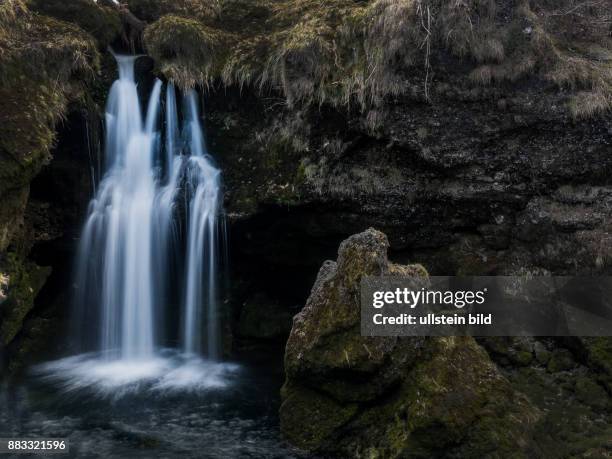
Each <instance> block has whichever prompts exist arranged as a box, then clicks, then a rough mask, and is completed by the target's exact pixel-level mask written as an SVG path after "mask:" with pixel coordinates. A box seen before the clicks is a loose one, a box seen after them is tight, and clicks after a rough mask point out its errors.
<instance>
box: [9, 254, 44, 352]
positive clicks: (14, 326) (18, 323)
mask: <svg viewBox="0 0 612 459" xmlns="http://www.w3.org/2000/svg"><path fill="white" fill-rule="evenodd" d="M2 273H3V277H5V278H6V279H8V288H7V290H6V293H7V298H6V300H5V301H4V302H3V303H2V305H1V318H2V320H1V323H0V344H2V345H4V346H6V345H8V344H9V343H10V342H11V341H12V340H13V339H14V338H15V336H17V334H18V333H19V332H20V330H21V327H22V325H23V321H24V319H25V317H26V316H27V314H28V313H29V312H30V311H31V310H32V308H33V307H34V299H35V298H36V295H37V294H38V292H39V291H40V289H41V288H42V287H43V285H44V284H45V282H46V280H47V277H48V276H49V274H50V273H51V268H49V267H40V266H37V265H36V264H34V263H31V262H24V261H22V260H20V259H19V258H18V257H17V256H16V255H15V254H9V255H8V256H7V257H6V260H5V262H4V263H3V267H2Z"/></svg>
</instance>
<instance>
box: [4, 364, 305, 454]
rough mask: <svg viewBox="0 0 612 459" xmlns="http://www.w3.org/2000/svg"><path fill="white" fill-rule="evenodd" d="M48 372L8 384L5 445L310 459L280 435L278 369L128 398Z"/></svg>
mask: <svg viewBox="0 0 612 459" xmlns="http://www.w3.org/2000/svg"><path fill="white" fill-rule="evenodd" d="M90 363H91V362H90ZM40 368H41V367H35V369H34V370H33V371H30V372H28V374H27V375H26V376H24V377H21V378H19V379H13V380H5V381H4V382H2V386H1V387H0V438H14V437H29V438H67V439H68V441H69V453H68V454H63V455H54V456H52V457H58V458H62V457H74V458H81V457H86V458H105V459H107V458H130V459H132V458H181V459H187V458H203V459H206V458H211V459H217V458H224V459H225V458H300V459H301V458H304V457H306V456H304V455H303V454H301V453H300V452H298V451H296V450H294V449H292V448H291V447H290V446H289V445H288V444H287V443H286V442H284V441H283V440H282V438H281V435H280V431H279V421H278V407H279V404H280V397H279V389H280V385H281V384H282V374H280V373H279V371H278V365H272V364H270V363H269V362H266V363H265V364H262V363H261V362H258V363H257V364H254V363H250V364H249V363H239V364H237V365H235V366H233V367H232V371H229V372H228V374H226V375H225V374H224V375H223V377H224V378H225V379H224V380H223V384H211V385H209V386H205V387H195V388H194V387H189V386H185V387H175V388H170V389H168V390H165V389H163V390H152V389H153V388H154V387H153V385H152V384H151V383H145V384H136V385H134V384H133V381H132V386H131V389H130V390H129V391H123V392H122V390H121V388H120V387H119V386H118V387H116V388H112V387H111V390H106V391H105V392H100V391H99V388H97V387H96V385H95V384H91V385H83V386H79V387H74V385H73V386H69V385H68V384H66V380H62V378H61V377H59V378H58V377H57V376H58V373H57V371H59V372H63V373H59V375H60V376H62V375H63V374H64V373H70V371H69V370H68V371H67V370H66V368H65V367H62V365H59V368H55V367H54V368H53V371H56V373H55V374H54V376H56V377H53V375H52V376H51V377H50V376H49V371H51V370H49V368H47V367H43V371H41V370H40ZM172 371H179V372H180V368H178V369H177V368H174V369H173V370H172ZM65 376H66V378H68V379H69V377H70V376H69V375H65ZM107 389H108V387H107ZM2 457H10V456H6V455H2ZM14 457H16V458H21V459H23V458H25V457H38V458H40V457H42V456H40V455H32V456H27V455H24V454H19V455H14Z"/></svg>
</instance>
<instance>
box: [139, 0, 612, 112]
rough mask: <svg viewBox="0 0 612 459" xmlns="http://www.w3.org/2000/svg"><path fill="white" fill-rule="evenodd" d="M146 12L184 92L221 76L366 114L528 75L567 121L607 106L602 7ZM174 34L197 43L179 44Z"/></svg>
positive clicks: (151, 38)
mask: <svg viewBox="0 0 612 459" xmlns="http://www.w3.org/2000/svg"><path fill="white" fill-rule="evenodd" d="M149 3H151V0H131V1H130V2H129V5H130V7H131V8H133V9H134V11H139V8H140V9H142V10H143V13H144V12H145V11H146V12H147V13H148V19H149V20H151V21H152V20H157V22H153V23H152V24H151V25H150V26H149V28H148V30H147V32H146V34H145V44H146V45H147V47H148V48H149V49H150V51H151V52H152V53H153V54H154V56H155V57H157V58H161V60H160V62H161V71H162V72H163V73H165V74H166V76H168V77H169V78H171V79H174V80H176V81H177V82H178V83H179V84H183V85H187V86H192V85H193V84H208V83H210V81H212V80H214V79H217V78H219V79H221V80H222V81H223V82H224V84H226V85H229V84H236V85H240V86H243V85H245V84H248V85H252V86H255V87H259V88H262V89H263V88H269V87H271V88H273V89H275V90H278V91H281V92H283V93H284V95H285V96H286V99H287V104H288V105H294V104H303V105H310V104H330V105H333V106H345V107H346V106H350V105H352V104H356V105H357V106H358V107H360V109H361V110H363V111H364V112H368V111H371V110H374V111H376V109H377V107H380V106H382V105H383V103H384V101H385V100H386V99H388V98H391V97H397V96H401V95H404V94H409V95H410V96H411V97H417V98H419V99H422V100H435V98H436V96H437V95H436V94H435V92H434V91H433V90H432V88H433V85H432V82H434V81H436V78H440V76H441V75H447V74H452V78H453V84H456V85H472V86H481V85H485V86H489V85H506V84H512V83H514V82H517V81H518V80H522V79H530V78H532V79H536V80H539V81H541V82H544V83H547V84H549V85H551V88H557V89H562V90H564V91H567V92H568V94H569V96H568V108H569V110H570V112H571V113H572V114H573V116H575V117H583V116H592V115H595V114H598V113H601V112H604V111H606V110H609V108H610V101H611V94H612V78H611V65H612V64H611V59H612V54H611V53H612V44H611V37H610V29H611V24H612V20H611V14H612V13H610V8H609V3H608V2H606V1H595V2H587V1H583V0H561V1H559V2H556V1H555V2H553V1H549V0H531V1H528V0H519V1H510V0H369V1H353V0H329V1H327V2H320V1H318V0H284V1H272V0H254V1H251V2H246V1H244V0H199V1H198V0H184V1H173V2H169V1H165V0H164V1H161V2H158V3H156V5H149ZM145 5H148V6H145ZM149 6H150V8H151V9H149ZM179 17H181V18H183V20H184V21H192V22H189V23H186V22H183V21H179V19H178V18H179ZM196 23H199V24H200V25H201V27H202V28H198V27H197V26H196ZM172 29H175V30H172ZM177 33H178V34H179V36H181V37H183V36H189V37H190V38H191V39H193V40H194V42H192V43H189V45H178V44H176V42H177V41H179V40H178V39H177V36H176V34H177ZM220 37H228V39H227V40H226V41H223V40H221V39H220ZM229 37H231V38H229ZM218 43H223V45H222V46H225V47H226V49H224V51H225V52H218V47H217V45H218ZM183 46H184V47H189V48H190V49H181V47H183ZM216 47H217V49H215V48H216ZM160 50H166V51H172V52H167V53H160V52H159V51H160ZM166 56H167V57H166ZM179 67H180V68H179Z"/></svg>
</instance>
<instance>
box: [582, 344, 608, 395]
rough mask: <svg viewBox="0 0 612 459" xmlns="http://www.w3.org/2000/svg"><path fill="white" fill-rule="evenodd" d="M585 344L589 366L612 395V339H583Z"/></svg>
mask: <svg viewBox="0 0 612 459" xmlns="http://www.w3.org/2000/svg"><path fill="white" fill-rule="evenodd" d="M583 342H584V345H585V347H586V349H587V353H588V354H587V359H588V361H587V363H588V365H589V366H590V367H591V368H593V369H594V370H595V371H597V373H598V380H599V381H600V382H601V383H602V384H603V385H604V386H605V387H606V388H607V390H608V393H610V394H612V338H610V337H607V336H602V337H597V338H583Z"/></svg>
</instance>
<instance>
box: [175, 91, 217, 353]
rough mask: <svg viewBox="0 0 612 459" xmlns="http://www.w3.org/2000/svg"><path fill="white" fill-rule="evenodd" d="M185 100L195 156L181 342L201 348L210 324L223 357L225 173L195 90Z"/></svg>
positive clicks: (212, 347) (210, 348)
mask: <svg viewBox="0 0 612 459" xmlns="http://www.w3.org/2000/svg"><path fill="white" fill-rule="evenodd" d="M186 99H187V100H186V105H187V116H186V123H185V124H186V126H185V128H186V130H187V132H186V137H187V138H188V145H189V151H190V153H191V155H190V157H189V160H188V163H187V197H188V202H189V205H188V233H187V265H186V270H185V272H186V285H185V305H184V311H185V312H184V319H183V330H184V333H183V342H182V345H183V349H184V350H185V352H188V353H196V354H197V353H200V352H201V351H202V336H201V332H202V330H203V327H204V326H205V330H206V350H207V354H208V356H209V357H210V358H211V359H217V358H218V357H219V343H218V340H219V338H218V332H217V330H218V327H219V324H218V317H217V315H218V311H217V309H218V305H217V288H216V286H217V276H218V269H217V261H218V259H219V254H218V250H217V246H218V243H219V242H218V237H217V234H218V232H219V226H218V215H219V205H220V201H221V195H220V189H221V172H220V171H219V169H216V168H215V167H214V166H213V164H212V160H211V157H210V155H208V153H207V151H206V145H205V143H204V138H203V136H202V127H201V126H200V122H199V115H198V109H197V102H196V95H195V92H194V91H190V92H189V93H188V94H187V98H186ZM202 306H204V307H202Z"/></svg>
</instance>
